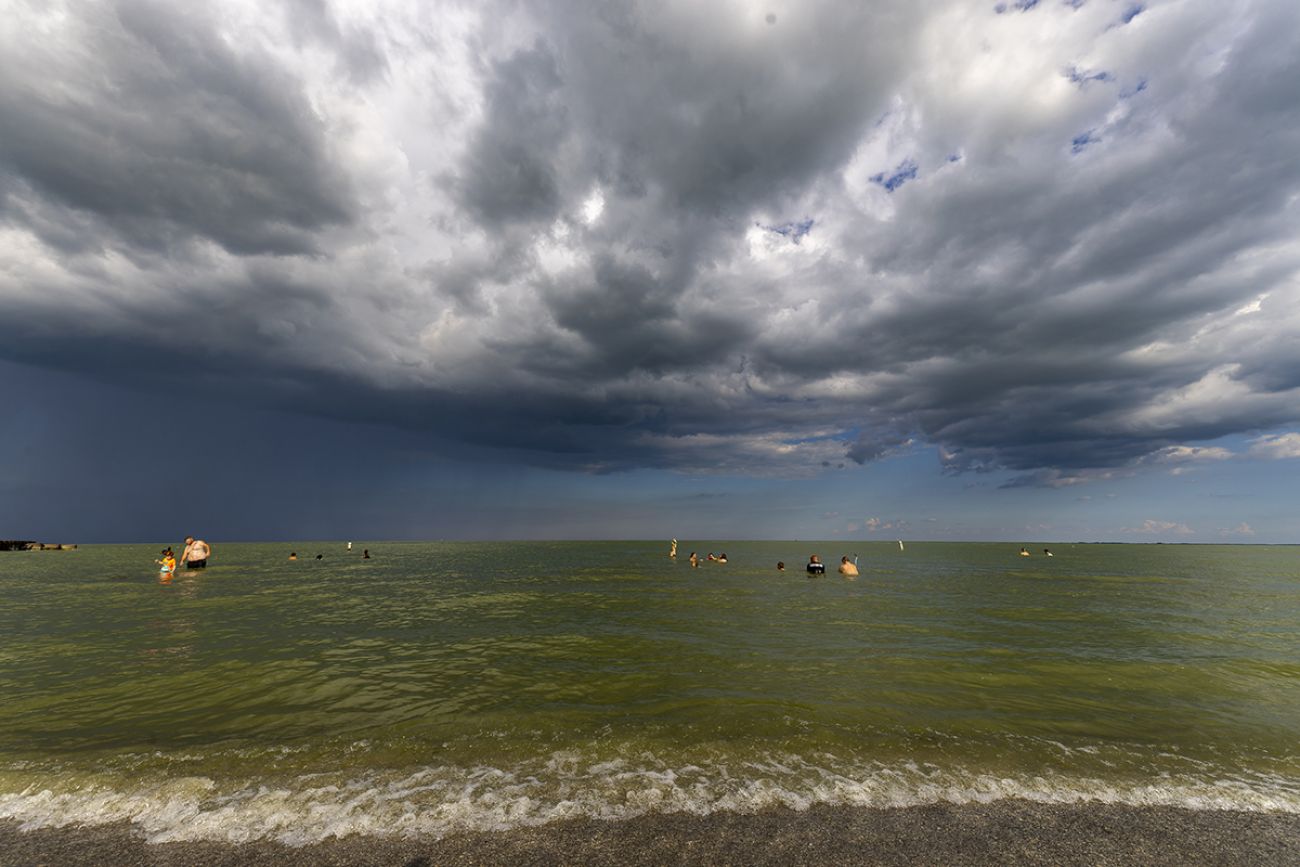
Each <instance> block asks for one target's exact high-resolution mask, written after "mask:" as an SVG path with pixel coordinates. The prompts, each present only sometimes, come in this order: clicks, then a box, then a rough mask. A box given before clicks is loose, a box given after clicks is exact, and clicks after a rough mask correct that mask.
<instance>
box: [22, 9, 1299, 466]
mask: <svg viewBox="0 0 1300 867" xmlns="http://www.w3.org/2000/svg"><path fill="white" fill-rule="evenodd" d="M1074 5H1075V6H1076V7H1077V8H1071V7H1070V6H1069V5H1066V4H1014V5H1012V6H1008V7H1007V10H1003V11H1011V10H1019V11H1021V12H1024V13H1025V14H1017V15H999V14H997V12H996V11H995V10H993V9H991V8H984V9H978V10H976V9H974V8H973V7H970V6H969V5H968V4H961V3H944V2H938V0H935V2H926V3H920V4H916V3H897V4H895V3H884V2H881V3H874V4H871V5H869V6H866V7H860V6H857V5H853V4H833V3H825V4H819V3H809V4H801V5H800V6H799V7H798V9H791V10H789V11H784V12H782V13H781V14H780V15H773V14H771V13H769V11H768V10H766V9H761V10H751V9H745V8H743V7H735V8H732V7H729V6H721V5H707V6H700V7H698V8H697V7H689V8H688V7H682V8H680V9H656V10H654V11H653V12H652V11H649V10H647V9H645V8H644V7H641V6H638V5H636V4H631V3H607V4H600V6H599V7H598V8H597V9H595V10H594V11H593V10H585V9H584V10H577V9H575V8H573V7H570V6H568V5H566V4H554V5H542V6H537V7H529V8H527V9H524V8H520V7H518V6H516V5H512V4H505V5H503V6H501V7H490V8H489V7H484V8H483V9H475V10H466V9H462V8H457V7H446V8H444V7H442V6H435V7H430V8H429V9H428V10H425V9H406V10H399V9H391V10H380V11H379V12H378V13H374V14H371V15H370V16H369V17H367V14H368V9H369V7H356V8H348V7H347V6H346V5H344V4H330V3H324V2H316V0H299V2H296V3H292V4H287V5H285V6H283V7H281V8H278V9H277V10H275V14H270V13H268V14H267V15H266V16H264V17H262V18H252V19H250V18H249V10H247V9H245V10H226V9H225V7H221V8H220V10H219V11H213V12H211V13H209V14H193V13H188V14H184V15H182V14H180V13H178V12H175V11H169V8H168V7H149V6H143V5H139V4H118V5H93V6H85V7H82V6H77V7H71V6H70V7H68V9H67V10H66V11H68V16H67V18H66V19H65V20H64V21H63V22H62V23H56V24H52V23H50V22H49V21H45V20H44V19H42V18H41V16H40V15H39V14H38V12H37V11H36V7H25V8H24V9H25V14H24V16H22V17H21V21H20V23H21V25H22V26H21V27H20V28H19V29H18V30H15V29H14V28H13V27H11V28H10V30H9V31H6V32H7V34H8V35H7V36H6V44H5V45H4V46H2V47H3V48H4V51H3V53H0V57H3V60H0V64H3V71H4V73H5V75H4V77H3V82H0V123H2V124H3V126H4V128H5V129H6V131H8V130H10V129H12V130H16V133H15V134H14V135H12V136H11V135H9V134H8V133H7V132H6V135H5V136H3V137H0V195H2V196H3V199H2V200H0V201H2V202H3V205H2V207H3V218H4V221H5V222H4V233H3V234H0V256H3V260H4V263H5V264H6V265H7V266H9V267H6V268H5V269H4V270H3V271H0V297H3V300H4V301H5V306H6V308H7V310H9V311H11V318H12V319H13V320H14V321H12V322H11V323H9V326H10V327H9V332H10V333H9V335H8V337H7V339H6V341H5V343H4V344H3V345H0V354H3V355H5V356H6V357H9V358H14V359H20V360H24V361H27V362H30V363H38V364H42V365H46V366H58V367H62V368H64V369H69V370H81V371H85V372H88V373H91V374H93V375H96V376H99V377H101V378H103V379H105V380H108V381H113V382H128V383H132V384H134V385H136V386H137V387H147V385H148V384H149V383H172V384H174V383H178V382H183V383H186V384H187V387H189V388H196V389H200V390H201V389H204V388H207V389H211V390H213V391H214V392H220V393H221V394H223V395H225V396H226V397H227V398H229V399H237V400H241V401H244V402H245V403H248V404H251V405H255V406H262V407H265V406H278V407H283V408H288V409H293V410H295V411H300V412H305V413H311V414H316V415H323V416H329V417H331V418H341V419H348V418H354V419H368V420H376V421H380V422H382V423H385V424H388V425H392V426H395V427H399V428H403V429H406V430H409V431H413V432H417V433H419V434H422V435H426V436H428V438H429V442H430V447H431V448H436V449H438V450H440V451H453V452H458V453H462V454H466V455H469V454H471V453H472V454H475V455H481V454H483V451H482V450H484V449H486V450H490V451H494V452H495V453H496V454H498V455H501V456H503V458H504V459H506V460H519V461H528V462H532V463H540V464H544V465H547V466H555V467H568V468H576V469H582V470H586V471H591V472H606V471H613V470H618V469H626V468H631V467H640V466H655V467H668V468H674V469H682V470H690V471H719V472H738V473H749V474H793V475H798V474H808V473H818V472H822V471H823V468H824V467H835V466H838V465H840V464H842V463H844V461H846V460H847V461H849V462H850V463H858V464H863V463H870V462H872V461H877V460H882V459H886V458H888V457H889V456H891V455H895V454H899V453H902V452H905V451H906V450H908V449H911V448H915V447H920V446H924V445H933V446H936V447H938V451H939V454H940V460H941V463H942V466H943V467H944V468H945V469H946V470H948V471H950V472H954V473H956V472H987V471H1010V472H1011V473H1012V474H1013V475H1012V478H1011V480H1010V481H1009V482H1007V483H1006V484H1007V485H1012V486H1024V485H1038V486H1048V487H1064V486H1068V485H1072V484H1078V483H1080V482H1082V481H1087V480H1090V479H1097V478H1104V477H1106V474H1107V473H1110V472H1113V471H1118V470H1124V469H1133V468H1139V467H1149V466H1154V465H1155V464H1154V463H1153V462H1152V456H1153V455H1165V454H1170V452H1169V451H1168V450H1169V449H1175V448H1180V447H1182V445H1183V444H1186V443H1189V442H1198V441H1202V442H1203V441H1209V440H1213V439H1215V438H1217V437H1222V436H1225V435H1228V434H1234V433H1242V432H1250V431H1267V430H1275V429H1280V428H1285V427H1287V426H1290V425H1295V424H1297V423H1300V410H1297V409H1296V407H1297V406H1300V403H1298V402H1297V401H1296V399H1295V398H1296V396H1297V395H1296V394H1295V389H1296V388H1297V386H1300V349H1297V346H1298V345H1300V344H1298V343H1297V341H1296V340H1295V336H1296V333H1297V325H1298V324H1300V320H1298V319H1297V314H1296V313H1294V312H1293V311H1294V310H1295V309H1296V307H1295V303H1294V302H1295V301H1296V300H1297V288H1296V273H1297V267H1300V248H1297V246H1296V242H1295V238H1296V237H1297V231H1296V230H1297V219H1296V212H1295V205H1294V202H1295V200H1296V196H1297V193H1300V163H1297V162H1296V160H1295V158H1294V154H1295V153H1297V152H1300V107H1297V105H1296V103H1295V100H1294V95H1293V94H1292V92H1291V90H1292V89H1293V87H1292V82H1294V81H1295V80H1297V78H1298V77H1300V59H1298V58H1300V34H1297V32H1296V27H1295V16H1294V14H1293V13H1291V12H1290V11H1289V7H1288V6H1287V5H1286V4H1284V3H1280V2H1264V0H1257V2H1252V3H1248V4H1245V7H1244V9H1243V14H1242V15H1240V16H1237V17H1236V18H1235V19H1234V21H1233V22H1227V21H1223V20H1220V19H1219V18H1216V17H1215V16H1214V15H1212V14H1210V13H1209V12H1206V11H1205V10H1197V9H1188V8H1184V7H1180V6H1177V5H1169V6H1162V5H1158V4H1152V5H1151V6H1149V7H1136V8H1138V11H1140V12H1141V15H1140V16H1136V13H1134V14H1132V15H1129V14H1128V13H1127V12H1126V13H1124V15H1123V16H1120V17H1124V18H1125V21H1124V25H1125V26H1120V27H1114V26H1113V25H1114V24H1115V23H1116V19H1117V14H1118V13H1117V12H1116V9H1115V8H1104V7H1106V4H1087V5H1084V4H1074ZM236 11H238V12H239V13H240V14H236ZM226 12H229V14H225V13H226ZM23 27H25V28H27V29H29V30H31V31H32V32H35V31H37V30H38V29H40V28H45V29H44V31H42V32H44V34H45V38H43V39H40V40H20V39H18V38H17V37H16V35H15V34H17V33H18V32H19V31H20V30H21V29H22V28H23ZM277 28H278V29H277ZM1063 70H1064V71H1065V72H1064V73H1063ZM1081 135H1084V136H1085V141H1084V145H1082V146H1081V145H1080V144H1079V136H1081ZM197 242H210V243H208V244H203V243H197ZM159 322H163V323H168V324H169V325H170V326H172V329H170V330H168V329H163V330H160V328H159V325H158V323H159ZM160 346H161V347H165V348H166V349H167V350H169V351H170V355H169V357H168V361H167V363H166V364H165V365H162V364H159V363H158V361H157V358H158V351H159V347H160ZM1179 454H1184V455H1187V456H1188V457H1186V459H1187V460H1197V459H1199V458H1198V457H1197V456H1198V455H1204V453H1203V452H1202V453H1196V452H1180V453H1179Z"/></svg>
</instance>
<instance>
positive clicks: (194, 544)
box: [181, 536, 212, 569]
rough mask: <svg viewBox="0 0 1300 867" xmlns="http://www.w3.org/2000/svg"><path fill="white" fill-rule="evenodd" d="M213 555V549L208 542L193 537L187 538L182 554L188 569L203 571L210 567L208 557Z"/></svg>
mask: <svg viewBox="0 0 1300 867" xmlns="http://www.w3.org/2000/svg"><path fill="white" fill-rule="evenodd" d="M211 555H212V547H211V546H210V545H208V543H207V542H204V541H203V540H202V539H195V538H194V537H193V536H186V537H185V550H184V552H182V553H181V560H183V561H184V562H185V568H186V569H203V568H204V567H206V566H207V565H208V557H210V556H211Z"/></svg>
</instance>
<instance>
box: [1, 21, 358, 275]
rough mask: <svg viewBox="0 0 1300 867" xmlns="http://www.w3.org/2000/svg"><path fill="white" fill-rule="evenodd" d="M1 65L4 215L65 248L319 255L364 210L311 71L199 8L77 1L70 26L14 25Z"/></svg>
mask: <svg viewBox="0 0 1300 867" xmlns="http://www.w3.org/2000/svg"><path fill="white" fill-rule="evenodd" d="M0 64H2V66H0V68H2V70H3V72H2V74H3V77H4V79H5V84H4V86H3V88H0V127H3V128H4V130H5V134H4V135H3V136H2V137H0V172H2V173H3V175H2V179H0V184H2V185H3V186H2V187H0V190H2V191H3V194H4V199H3V213H4V216H5V217H6V219H7V220H9V221H11V222H18V223H20V224H24V225H26V226H29V227H31V228H33V229H35V230H37V231H40V232H41V233H42V236H43V237H46V238H50V237H53V238H54V242H55V243H56V244H57V245H59V246H61V247H63V248H65V249H68V248H75V247H76V246H79V245H80V246H86V247H93V246H96V245H108V244H111V243H112V242H111V241H109V240H107V238H108V237H109V236H112V235H120V236H123V243H124V244H125V245H126V246H127V247H128V249H129V248H135V249H143V250H150V249H155V250H156V249H169V248H172V247H174V246H175V245H177V244H180V243H184V242H186V241H189V240H192V239H195V238H199V239H206V240H210V241H213V242H215V243H218V244H220V245H222V246H223V247H225V248H226V249H227V250H230V251H231V252H234V253H239V254H249V253H263V252H269V253H304V252H318V251H319V239H318V237H317V234H316V233H317V232H319V231H320V230H322V229H324V228H327V227H329V226H331V225H336V224H341V223H346V222H347V221H348V220H350V219H351V218H352V217H353V213H354V205H353V204H352V202H351V200H350V197H349V193H348V183H347V177H346V175H345V174H344V173H343V172H341V171H338V170H336V169H335V168H334V167H333V166H331V163H330V156H329V144H328V141H327V138H326V133H325V129H324V128H323V125H322V124H321V122H320V120H319V118H318V117H317V116H316V115H315V113H314V112H313V111H312V108H311V106H310V104H309V103H308V100H307V99H306V98H305V97H304V95H303V93H302V92H301V87H300V84H299V82H297V81H296V80H294V78H293V77H291V76H290V75H288V74H287V73H286V72H285V71H284V70H282V69H281V68H279V67H278V66H277V65H276V64H275V63H274V62H273V61H272V60H271V59H270V58H269V57H268V56H266V55H264V54H263V53H262V52H260V51H259V50H257V49H256V48H247V47H245V49H244V50H243V51H236V50H235V49H233V48H232V47H230V45H229V44H228V43H227V42H226V40H224V39H223V38H222V37H221V34H220V32H219V31H218V29H217V22H215V21H213V20H209V19H208V18H206V17H205V16H204V14H203V13H201V12H197V11H195V10H183V9H181V8H179V7H176V6H174V5H172V4H165V3H162V4H154V3H150V2H120V3H114V4H100V3H90V4H84V5H79V6H78V7H77V9H76V20H75V23H74V24H72V25H71V26H68V27H67V28H65V29H64V30H63V31H62V32H60V33H59V35H58V37H57V38H49V37H48V36H42V35H39V34H38V33H37V32H28V33H26V34H21V35H20V34H14V38H13V40H12V41H11V44H9V45H7V46H6V50H5V52H4V59H3V60H0ZM60 233H61V234H60ZM72 236H79V237H78V241H77V242H74V241H73V240H72Z"/></svg>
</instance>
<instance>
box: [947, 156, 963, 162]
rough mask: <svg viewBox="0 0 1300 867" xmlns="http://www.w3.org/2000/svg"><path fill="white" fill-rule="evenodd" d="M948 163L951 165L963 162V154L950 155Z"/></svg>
mask: <svg viewBox="0 0 1300 867" xmlns="http://www.w3.org/2000/svg"><path fill="white" fill-rule="evenodd" d="M948 162H950V163H959V162H961V154H948Z"/></svg>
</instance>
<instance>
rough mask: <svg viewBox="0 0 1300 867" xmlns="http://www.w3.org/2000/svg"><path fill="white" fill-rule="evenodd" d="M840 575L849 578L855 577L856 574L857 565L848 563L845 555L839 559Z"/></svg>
mask: <svg viewBox="0 0 1300 867" xmlns="http://www.w3.org/2000/svg"><path fill="white" fill-rule="evenodd" d="M840 574H841V575H847V576H848V577H849V578H853V577H856V576H857V574H858V566H857V564H856V563H852V562H850V561H849V558H848V556H847V555H845V556H843V557H841V558H840Z"/></svg>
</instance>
